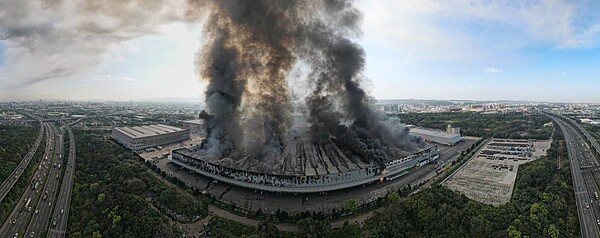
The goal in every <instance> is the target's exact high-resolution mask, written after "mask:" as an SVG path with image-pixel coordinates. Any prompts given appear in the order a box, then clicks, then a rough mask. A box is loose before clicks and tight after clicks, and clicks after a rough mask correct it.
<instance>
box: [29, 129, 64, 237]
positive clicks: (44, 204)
mask: <svg viewBox="0 0 600 238" xmlns="http://www.w3.org/2000/svg"><path fill="white" fill-rule="evenodd" d="M50 128H51V130H52V131H53V132H54V134H55V135H56V137H55V138H56V143H55V144H56V149H55V150H54V153H53V155H52V156H53V163H52V164H51V166H49V170H50V173H49V174H48V177H47V180H46V183H45V185H44V189H42V190H41V191H40V194H42V196H43V197H42V199H39V200H38V202H37V205H36V206H35V210H34V211H35V212H34V215H33V217H32V218H31V221H30V222H29V226H28V227H27V230H26V232H25V234H26V235H30V234H37V236H42V235H43V234H44V233H45V232H47V231H48V226H49V222H48V221H49V220H50V216H51V215H52V209H53V208H54V206H55V204H56V201H55V200H56V194H57V193H58V188H59V187H58V186H59V182H60V181H59V177H60V171H61V169H64V168H63V167H62V164H63V160H62V155H63V136H62V133H61V132H59V130H58V129H57V128H56V126H54V124H50Z"/></svg>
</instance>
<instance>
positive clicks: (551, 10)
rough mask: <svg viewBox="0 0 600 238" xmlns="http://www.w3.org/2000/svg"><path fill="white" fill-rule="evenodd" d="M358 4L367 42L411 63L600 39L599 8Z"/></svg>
mask: <svg viewBox="0 0 600 238" xmlns="http://www.w3.org/2000/svg"><path fill="white" fill-rule="evenodd" d="M358 5H359V7H360V8H361V9H362V10H363V12H364V15H365V17H364V31H365V38H366V39H367V41H372V42H373V43H374V44H383V45H386V47H388V48H390V49H394V50H396V51H398V52H399V53H401V54H403V55H408V56H410V57H411V58H412V59H433V60H456V59H459V60H460V59H481V58H490V57H489V56H490V55H492V56H493V55H494V54H510V53H511V51H513V52H515V53H516V54H518V51H517V50H518V49H520V48H524V47H528V46H531V45H536V44H539V43H543V44H548V45H549V46H550V47H552V48H561V49H568V48H585V47H590V46H593V45H597V44H598V43H599V39H600V23H599V22H600V21H599V20H598V19H597V17H595V16H596V15H597V14H596V11H600V10H599V9H593V8H591V9H590V7H588V6H586V3H580V2H576V1H568V0H551V1H541V0H540V1H508V0H506V1H471V0H450V1H436V0H404V1H395V0H380V1H370V0H363V1H360V2H359V4H358ZM588 16H589V17H588ZM582 19H585V20H582ZM594 21H595V22H594Z"/></svg>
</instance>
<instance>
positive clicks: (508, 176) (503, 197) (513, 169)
mask: <svg viewBox="0 0 600 238" xmlns="http://www.w3.org/2000/svg"><path fill="white" fill-rule="evenodd" d="M490 142H493V141H490ZM534 144H535V146H536V151H535V152H534V153H533V156H531V157H530V158H529V159H527V160H518V161H514V160H510V159H504V160H493V159H487V158H483V157H480V156H479V155H480V153H481V150H480V151H479V152H478V153H477V154H476V155H475V158H473V159H471V160H470V161H469V162H467V164H466V165H465V166H464V167H463V168H461V169H460V170H459V171H458V172H457V173H456V174H455V175H454V176H453V177H452V178H450V179H448V181H446V183H445V184H444V185H446V186H447V187H448V188H450V189H452V190H454V191H458V192H461V193H462V194H464V195H465V196H467V197H468V198H470V199H473V200H475V201H478V202H481V203H485V204H490V205H494V206H498V205H501V204H505V203H507V202H509V201H510V198H511V197H512V193H513V188H514V185H515V180H516V178H517V172H518V169H519V165H520V164H523V163H527V162H529V161H532V160H535V159H538V158H539V157H540V156H543V155H545V153H546V150H547V149H548V148H549V147H550V142H549V141H544V142H535V143H534ZM486 147H487V145H486V146H484V147H483V148H482V150H486Z"/></svg>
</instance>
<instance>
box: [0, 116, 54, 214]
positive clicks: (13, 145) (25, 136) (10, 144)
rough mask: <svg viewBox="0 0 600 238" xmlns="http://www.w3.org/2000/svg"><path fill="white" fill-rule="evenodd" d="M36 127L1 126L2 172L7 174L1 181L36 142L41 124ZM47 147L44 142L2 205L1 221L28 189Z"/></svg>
mask: <svg viewBox="0 0 600 238" xmlns="http://www.w3.org/2000/svg"><path fill="white" fill-rule="evenodd" d="M36 125H37V127H36V126H33V127H23V126H5V125H0V135H2V136H0V170H2V171H3V173H6V175H5V177H4V178H3V179H2V180H1V181H4V179H6V177H8V176H9V175H10V173H11V172H12V170H14V169H15V168H16V166H17V164H18V163H19V162H21V160H22V159H23V157H24V156H25V155H26V154H27V152H28V151H29V149H30V148H31V146H32V145H33V143H34V142H35V139H36V137H37V135H38V132H39V131H38V130H39V124H36ZM4 135H6V137H5V136H4ZM45 146H46V142H45V140H42V143H41V144H40V147H38V150H37V152H36V154H35V155H34V156H33V159H32V160H31V162H30V164H29V166H28V167H27V168H26V169H25V173H23V174H22V175H21V177H20V178H19V181H17V183H16V184H15V185H14V186H13V188H12V189H11V190H10V192H9V193H8V194H7V195H6V198H4V200H3V201H2V203H0V221H4V220H5V219H6V218H7V217H8V215H9V214H10V212H11V211H12V209H13V207H15V205H16V204H17V201H18V200H19V198H20V197H21V194H22V193H23V191H24V190H25V189H27V185H28V184H29V180H31V177H33V173H34V171H35V168H36V167H37V165H38V164H39V162H40V160H41V158H42V156H43V154H44V149H45Z"/></svg>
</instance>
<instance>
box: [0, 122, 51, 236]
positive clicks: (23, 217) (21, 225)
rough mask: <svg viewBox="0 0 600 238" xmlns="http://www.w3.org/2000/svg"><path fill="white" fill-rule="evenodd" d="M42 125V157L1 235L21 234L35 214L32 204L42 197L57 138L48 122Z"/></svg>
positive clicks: (5, 222) (0, 231)
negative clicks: (44, 134) (44, 141)
mask: <svg viewBox="0 0 600 238" xmlns="http://www.w3.org/2000/svg"><path fill="white" fill-rule="evenodd" d="M44 127H45V128H46V129H45V131H46V149H45V151H44V156H43V159H42V161H41V163H40V164H39V165H38V166H37V168H36V169H35V172H34V175H33V177H32V178H31V181H30V182H29V185H28V187H27V189H25V192H24V193H23V194H22V195H21V198H20V199H19V201H18V202H17V205H16V206H15V207H14V208H13V210H12V212H11V213H10V215H9V216H8V219H6V220H5V221H4V223H3V224H2V227H0V234H2V235H3V236H4V235H6V236H8V235H10V236H12V235H14V234H16V233H18V234H20V235H22V233H23V232H24V231H25V229H26V228H27V225H28V223H29V220H30V218H31V216H32V215H34V214H35V208H34V207H33V204H36V203H37V202H38V200H39V199H41V198H42V193H43V192H42V186H44V183H45V182H46V180H47V179H46V178H47V174H48V173H49V170H50V164H52V159H53V156H52V154H53V153H54V145H55V143H56V141H57V139H58V138H56V135H55V131H54V130H52V127H51V125H50V123H44ZM27 201H29V204H27V203H28V202H27ZM25 205H29V206H28V207H29V209H25Z"/></svg>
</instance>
